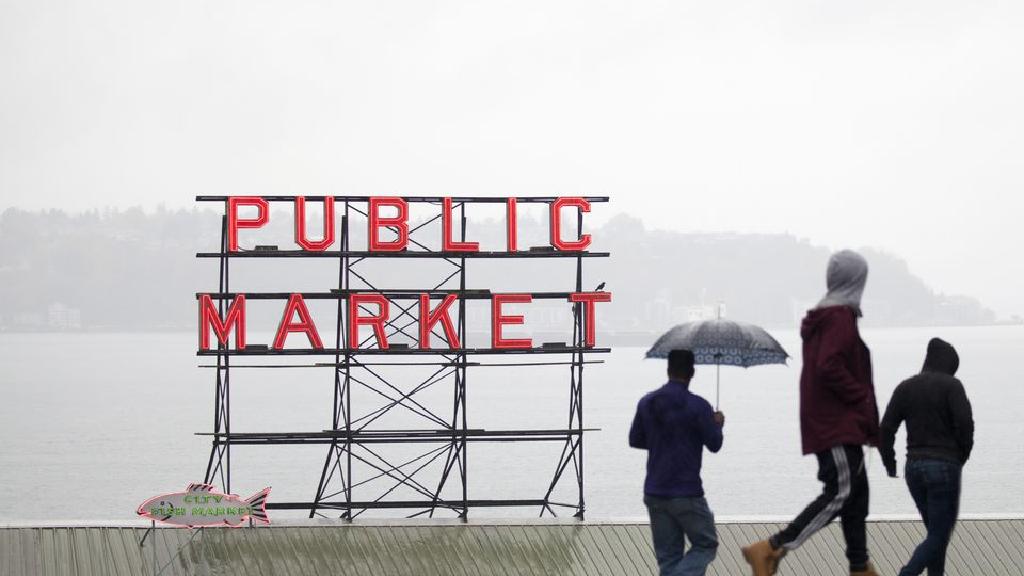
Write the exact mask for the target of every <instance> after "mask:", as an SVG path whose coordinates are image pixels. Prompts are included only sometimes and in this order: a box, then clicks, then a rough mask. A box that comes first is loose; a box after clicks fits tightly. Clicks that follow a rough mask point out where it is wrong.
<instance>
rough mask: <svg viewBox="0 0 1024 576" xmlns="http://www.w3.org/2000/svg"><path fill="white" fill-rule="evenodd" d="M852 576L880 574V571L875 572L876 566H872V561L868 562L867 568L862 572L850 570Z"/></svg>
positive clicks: (874, 575)
mask: <svg viewBox="0 0 1024 576" xmlns="http://www.w3.org/2000/svg"><path fill="white" fill-rule="evenodd" d="M850 576H878V572H875V567H874V566H872V565H871V563H870V562H868V568H867V570H862V571H860V572H850Z"/></svg>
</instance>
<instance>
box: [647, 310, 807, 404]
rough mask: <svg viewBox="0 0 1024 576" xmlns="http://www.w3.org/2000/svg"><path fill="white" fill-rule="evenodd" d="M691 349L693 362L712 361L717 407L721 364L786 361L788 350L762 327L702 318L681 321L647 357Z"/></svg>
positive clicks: (779, 362) (759, 364) (662, 355)
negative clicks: (684, 322)
mask: <svg viewBox="0 0 1024 576" xmlns="http://www.w3.org/2000/svg"><path fill="white" fill-rule="evenodd" d="M678 349H685V350H689V351H691V352H693V357H694V363H695V364H704V365H714V366H715V367H716V371H717V375H716V377H715V410H718V398H719V388H720V385H721V376H722V366H742V367H743V368H749V367H751V366H761V365H764V364H785V363H786V359H787V358H789V354H787V353H786V351H785V350H783V349H782V346H781V345H780V344H779V342H778V341H777V340H775V338H773V337H772V336H771V334H769V333H768V332H766V331H765V330H764V329H763V328H760V327H758V326H754V325H753V324H747V323H744V322H733V321H731V320H722V319H717V320H704V321H701V322H687V323H686V324H680V325H678V326H676V327H674V328H672V329H671V330H669V331H668V332H666V333H665V334H664V335H662V337H661V338H658V340H657V342H655V343H654V346H652V347H651V349H650V350H648V351H647V358H668V353H669V352H671V351H672V350H678Z"/></svg>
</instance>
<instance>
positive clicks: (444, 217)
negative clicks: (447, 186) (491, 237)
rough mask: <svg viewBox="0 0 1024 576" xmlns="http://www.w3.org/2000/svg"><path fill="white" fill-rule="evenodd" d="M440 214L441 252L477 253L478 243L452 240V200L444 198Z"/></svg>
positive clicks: (447, 197) (478, 249)
mask: <svg viewBox="0 0 1024 576" xmlns="http://www.w3.org/2000/svg"><path fill="white" fill-rule="evenodd" d="M442 204H443V205H442V208H441V209H442V212H441V250H443V251H445V252H479V251H480V243H479V242H456V241H454V240H452V199H451V198H450V197H449V196H445V197H444V200H443V201H442Z"/></svg>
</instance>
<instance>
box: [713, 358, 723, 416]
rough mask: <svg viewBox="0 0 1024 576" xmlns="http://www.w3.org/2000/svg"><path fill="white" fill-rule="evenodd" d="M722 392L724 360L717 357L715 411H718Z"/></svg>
mask: <svg viewBox="0 0 1024 576" xmlns="http://www.w3.org/2000/svg"><path fill="white" fill-rule="evenodd" d="M721 392H722V361H721V360H720V359H718V358H717V357H716V358H715V412H718V401H719V399H720V398H721Z"/></svg>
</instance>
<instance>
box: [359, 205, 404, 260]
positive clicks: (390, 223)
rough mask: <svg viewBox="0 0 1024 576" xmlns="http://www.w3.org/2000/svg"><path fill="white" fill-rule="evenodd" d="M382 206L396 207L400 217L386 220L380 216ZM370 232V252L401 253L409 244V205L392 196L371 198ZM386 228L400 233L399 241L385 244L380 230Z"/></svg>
mask: <svg viewBox="0 0 1024 576" xmlns="http://www.w3.org/2000/svg"><path fill="white" fill-rule="evenodd" d="M381 206H394V207H395V208H397V209H398V216H395V217H394V218H384V217H382V216H381V215H380V208H381ZM367 219H368V220H369V223H370V232H369V234H368V235H367V238H369V239H370V252H401V251H402V250H405V247H406V245H407V244H408V243H409V223H408V220H409V205H408V204H406V203H405V200H402V199H401V198H394V197H390V196H377V197H371V198H370V205H369V211H368V217H367ZM384 227H390V228H394V229H395V230H396V231H397V232H398V239H397V240H394V241H391V242H385V241H383V240H381V239H380V229H381V228H384Z"/></svg>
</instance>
